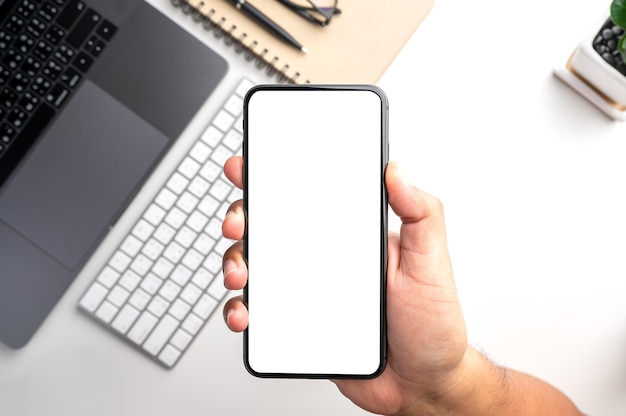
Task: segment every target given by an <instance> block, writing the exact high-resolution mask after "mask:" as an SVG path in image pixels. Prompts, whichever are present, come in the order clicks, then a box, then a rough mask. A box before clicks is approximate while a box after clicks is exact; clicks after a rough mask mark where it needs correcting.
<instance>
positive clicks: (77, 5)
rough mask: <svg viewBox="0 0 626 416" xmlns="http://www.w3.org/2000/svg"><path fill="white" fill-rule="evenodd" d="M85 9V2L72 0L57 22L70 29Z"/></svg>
mask: <svg viewBox="0 0 626 416" xmlns="http://www.w3.org/2000/svg"><path fill="white" fill-rule="evenodd" d="M83 10H85V3H83V2H82V1H79V0H71V1H69V2H68V4H67V6H65V7H64V8H63V11H62V12H61V14H60V15H59V17H58V18H57V22H58V23H59V25H61V27H63V28H64V29H69V28H70V27H72V25H73V24H74V22H75V21H76V20H78V18H79V17H80V15H81V13H82V12H83Z"/></svg>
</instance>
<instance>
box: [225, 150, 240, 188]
mask: <svg viewBox="0 0 626 416" xmlns="http://www.w3.org/2000/svg"><path fill="white" fill-rule="evenodd" d="M224 174H225V175H226V177H227V178H228V180H229V181H231V182H232V183H233V184H234V185H235V186H236V187H237V188H239V189H243V158H242V157H241V156H233V157H231V158H228V160H226V162H225V163H224Z"/></svg>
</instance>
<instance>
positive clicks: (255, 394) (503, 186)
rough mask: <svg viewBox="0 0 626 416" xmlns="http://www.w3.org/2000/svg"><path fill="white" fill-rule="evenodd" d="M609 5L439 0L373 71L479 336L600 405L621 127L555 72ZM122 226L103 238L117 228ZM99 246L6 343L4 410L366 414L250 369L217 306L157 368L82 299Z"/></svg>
mask: <svg viewBox="0 0 626 416" xmlns="http://www.w3.org/2000/svg"><path fill="white" fill-rule="evenodd" d="M153 2H156V3H158V4H160V5H161V7H163V8H165V9H168V10H169V9H170V6H169V2H167V1H165V0H153ZM602 3H604V4H602ZM608 5H609V0H605V1H603V2H600V4H599V3H598V2H596V1H593V0H581V1H578V2H575V3H572V2H571V1H568V0H529V1H526V2H523V3H519V2H516V3H512V2H502V1H501V0H484V1H482V2H467V1H464V0H446V1H443V0H442V1H440V2H438V3H436V5H435V7H434V9H433V11H432V12H431V14H430V15H429V16H428V17H427V18H426V20H425V22H424V23H423V25H422V26H421V27H420V29H419V30H418V31H417V32H416V34H415V35H414V36H413V37H412V39H411V40H410V41H409V43H408V44H407V45H406V47H405V48H404V49H403V51H402V52H401V54H400V55H399V56H398V57H397V59H396V60H395V61H394V63H393V64H392V65H391V67H390V68H389V69H388V71H387V73H386V74H385V76H384V77H383V79H381V81H380V82H379V85H380V86H381V87H382V88H383V89H384V90H385V91H386V92H387V94H388V96H389V100H390V106H391V114H390V123H391V127H390V133H391V134H390V135H391V158H392V159H395V160H399V161H400V162H401V163H402V165H403V167H404V170H405V171H406V172H407V174H408V176H409V177H410V178H411V179H412V180H413V181H414V182H415V183H416V184H417V185H418V186H420V187H421V188H422V189H424V190H426V191H428V192H430V193H432V194H434V195H436V196H437V197H439V198H440V199H441V200H442V201H443V202H444V205H445V210H446V217H447V225H448V236H449V244H450V249H451V254H452V261H453V265H454V269H455V275H456V279H457V282H458V286H459V290H460V294H461V299H462V303H463V308H464V311H465V315H466V321H467V325H468V329H469V334H470V338H471V342H472V343H473V344H474V345H476V346H478V347H480V348H482V349H483V350H484V351H486V353H487V354H488V355H489V356H490V357H492V358H493V359H494V360H495V361H497V362H500V363H502V364H504V365H507V366H511V367H514V368H516V369H519V370H522V371H527V372H530V373H533V374H535V375H537V376H540V377H542V378H544V379H546V380H548V381H549V382H551V383H553V384H554V385H556V386H557V387H558V388H560V389H561V390H563V391H564V392H566V393H567V394H568V395H570V396H571V397H572V398H573V399H574V401H576V402H577V403H578V405H579V406H580V407H581V409H582V410H583V411H585V412H587V413H588V414H597V415H605V416H607V415H608V416H611V415H623V414H625V413H626V308H624V306H623V305H624V301H625V300H626V263H624V261H623V259H624V258H625V255H624V253H626V215H625V214H626V196H624V192H625V191H624V188H625V187H624V185H623V183H624V181H625V180H626V163H624V155H626V125H625V124H618V123H615V122H611V121H609V120H608V119H607V118H606V117H605V116H604V115H603V114H602V113H600V112H599V111H598V110H596V109H595V108H593V107H592V106H591V105H590V104H589V103H587V102H586V101H584V100H583V99H582V98H580V97H579V96H578V95H576V94H575V93H574V92H572V91H571V90H569V89H568V88H567V87H565V86H564V85H563V84H561V83H560V82H559V81H558V80H556V79H555V78H554V77H553V76H552V75H551V71H552V68H553V67H554V66H556V65H562V64H564V63H565V61H566V60H567V58H568V56H569V54H570V53H571V51H572V50H573V49H574V47H575V46H576V44H577V43H578V42H579V40H581V39H582V38H583V36H585V34H586V33H587V31H588V30H589V29H590V28H591V27H592V26H593V24H594V23H595V22H596V20H597V19H599V18H600V16H601V15H602V13H603V11H604V10H603V8H604V7H605V6H606V7H608ZM568 8H571V9H573V10H568ZM563 10H565V12H564V11H563ZM173 13H174V18H175V19H176V20H180V21H181V22H184V23H185V24H187V25H188V26H189V27H190V30H192V31H194V33H196V34H197V35H198V36H200V37H202V38H203V39H205V40H206V41H207V43H210V44H211V45H214V47H215V48H216V49H218V50H220V51H221V52H222V53H224V54H225V55H227V56H228V54H231V55H232V56H231V57H232V60H233V62H238V61H237V59H240V58H238V57H237V56H235V55H233V53H232V51H230V50H228V49H226V48H223V47H222V46H221V45H220V44H218V43H215V42H216V41H215V40H214V39H213V37H212V35H211V36H210V35H208V34H206V33H204V32H202V31H200V29H199V28H197V27H194V26H197V25H194V24H192V23H190V22H191V21H190V19H189V18H187V17H185V16H182V14H181V13H179V12H176V11H174V12H173ZM500 16H503V17H504V19H503V20H502V21H499V20H498V18H499V17H500ZM562 16H567V19H566V21H563V22H559V21H560V20H563V18H562ZM381 41H384V40H382V39H381ZM242 75H248V76H251V77H252V78H253V80H255V81H260V82H262V81H263V79H260V75H258V74H257V73H256V72H254V71H252V70H251V69H250V67H247V66H246V65H245V64H244V63H243V62H241V63H240V64H235V65H233V69H232V70H231V73H230V74H229V76H228V77H227V78H226V80H225V81H224V83H223V85H222V86H221V87H220V88H219V89H218V91H216V96H217V98H216V99H215V100H211V101H210V102H209V103H207V105H206V106H205V107H204V108H203V109H202V111H201V114H200V116H199V117H198V119H197V120H196V121H195V122H194V123H193V124H192V125H191V126H190V128H189V129H188V131H187V136H189V138H190V139H188V140H191V138H193V137H194V136H195V135H196V134H197V132H199V131H201V129H202V127H203V126H204V124H205V123H206V120H207V119H208V117H209V116H210V114H212V112H214V111H215V108H216V105H218V104H219V102H220V101H221V100H220V98H219V97H225V96H226V94H227V92H228V91H229V90H230V89H231V88H233V86H234V85H235V84H236V82H237V81H238V79H239V78H240V77H241V76H242ZM216 103H218V104H216ZM188 142H189V141H187V143H188ZM181 146H184V145H183V144H181ZM181 149H182V147H181V148H180V149H175V150H174V152H173V156H172V157H171V158H170V159H167V160H166V161H165V165H167V164H168V163H169V164H170V166H171V165H172V164H173V163H174V161H175V158H176V152H177V151H178V155H180V154H181V153H180V152H182V151H183V150H184V149H183V150H181ZM165 169H166V167H164V168H163V170H157V173H155V176H159V175H164V174H165V173H164V172H165V171H166V170H165ZM149 188H150V186H147V189H146V190H144V192H146V193H150V192H151V191H153V190H151V189H149ZM138 209H139V208H138V207H134V206H131V209H130V210H129V213H128V214H127V215H126V216H125V217H123V218H122V220H121V221H120V225H122V226H123V225H124V223H125V222H127V223H128V222H129V221H131V220H132V219H133V215H138V212H139V211H138ZM397 225H398V223H397V219H394V220H393V221H392V226H393V227H394V228H397ZM111 234H112V235H111V237H110V238H109V239H108V240H107V243H105V247H104V248H103V250H102V251H101V252H104V251H106V248H107V247H106V246H107V244H109V245H110V244H113V243H114V241H115V239H116V238H120V236H119V235H117V234H116V230H113V232H112V233H111ZM101 252H99V253H98V254H96V256H95V257H94V260H93V261H92V262H90V264H89V265H88V266H87V268H86V270H85V272H84V273H83V274H81V276H79V278H78V279H77V280H76V282H75V283H74V284H73V285H72V287H71V288H70V290H69V291H68V292H67V293H66V295H65V296H64V297H63V299H62V300H61V302H60V303H59V304H58V306H57V307H56V308H55V309H54V311H53V312H52V314H51V315H50V317H49V318H48V320H47V321H46V322H45V323H44V325H43V327H42V328H41V329H40V330H39V332H38V333H37V334H36V335H35V337H34V338H33V340H32V341H31V343H30V344H29V345H27V346H26V347H25V348H24V349H22V350H19V351H12V350H9V349H7V348H5V347H2V346H0V414H7V415H35V414H52V415H85V414H89V415H99V414H102V415H113V414H116V415H137V414H150V415H172V414H184V415H207V414H218V415H248V414H253V415H260V414H272V415H293V414H298V415H320V414H324V415H327V414H341V415H361V414H365V412H363V411H361V410H360V409H358V408H356V407H355V406H353V405H352V404H351V403H350V402H349V401H348V400H347V399H345V398H343V397H342V396H341V395H340V394H339V393H338V392H337V390H336V388H335V387H334V385H333V384H332V383H330V382H327V381H311V380H308V381H285V380H257V379H254V378H253V377H251V376H249V375H248V374H247V373H246V372H245V370H244V369H243V366H242V363H241V336H240V335H235V334H231V333H229V332H228V331H227V330H226V329H225V326H224V324H223V323H222V321H221V319H220V318H219V316H216V317H215V318H216V319H212V320H211V322H210V323H209V324H208V325H207V327H205V328H204V329H203V331H202V333H201V335H200V336H199V338H198V339H197V340H196V341H195V342H194V344H193V345H192V347H191V349H190V350H189V351H188V352H187V353H186V355H185V357H184V358H183V359H182V361H181V362H180V363H179V364H178V365H177V367H176V368H175V369H174V370H173V371H166V370H163V369H162V368H161V367H159V366H157V365H156V364H154V363H153V362H152V361H150V360H148V359H147V358H145V357H144V356H143V355H141V354H139V353H137V352H136V351H135V350H134V349H133V348H131V347H129V346H128V345H126V344H125V343H123V342H120V341H119V339H117V338H116V337H114V336H112V335H111V333H109V332H108V331H104V330H103V329H102V328H100V327H99V326H98V325H96V324H94V322H93V321H91V320H90V319H88V318H87V317H86V316H84V315H83V314H81V313H80V312H78V311H77V309H76V307H75V305H76V302H77V300H78V298H79V296H80V294H81V293H82V292H83V291H84V289H85V287H86V286H87V285H88V283H89V281H90V276H89V274H90V272H93V270H95V268H96V267H97V265H98V264H99V262H101V261H102V260H103V259H102V257H101V256H102V255H101V254H100V253H101Z"/></svg>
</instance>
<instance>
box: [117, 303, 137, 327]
mask: <svg viewBox="0 0 626 416" xmlns="http://www.w3.org/2000/svg"><path fill="white" fill-rule="evenodd" d="M138 316H139V311H138V310H137V309H135V308H133V307H132V306H131V305H129V304H126V305H124V307H122V309H121V310H120V313H118V314H117V316H116V317H115V320H113V322H112V323H111V327H113V328H114V329H116V330H117V331H119V332H120V333H121V334H125V333H126V331H128V329H129V328H130V326H131V325H132V324H133V323H134V322H135V319H137V317H138Z"/></svg>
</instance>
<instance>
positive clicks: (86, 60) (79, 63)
mask: <svg viewBox="0 0 626 416" xmlns="http://www.w3.org/2000/svg"><path fill="white" fill-rule="evenodd" d="M73 64H74V66H75V67H76V68H77V69H78V70H79V71H81V72H87V71H88V70H89V68H90V67H91V64H93V58H91V57H90V56H89V55H87V54H86V53H84V52H79V53H78V55H76V59H74V62H73Z"/></svg>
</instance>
